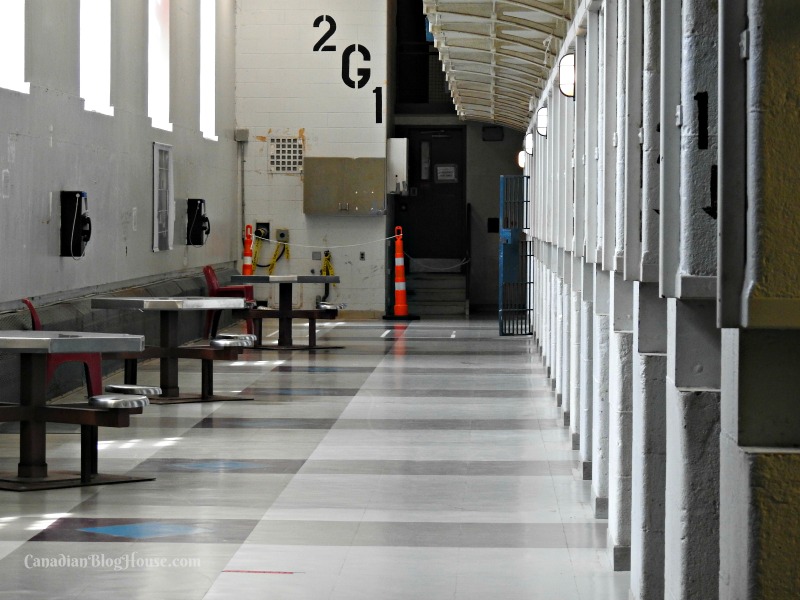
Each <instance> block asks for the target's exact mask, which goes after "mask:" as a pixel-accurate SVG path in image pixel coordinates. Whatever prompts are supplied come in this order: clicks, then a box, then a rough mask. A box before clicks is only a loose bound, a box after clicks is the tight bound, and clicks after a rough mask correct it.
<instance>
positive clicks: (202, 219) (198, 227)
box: [186, 198, 211, 246]
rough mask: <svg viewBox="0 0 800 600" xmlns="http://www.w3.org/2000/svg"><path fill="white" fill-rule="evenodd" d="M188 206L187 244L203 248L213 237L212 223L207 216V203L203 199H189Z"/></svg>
mask: <svg viewBox="0 0 800 600" xmlns="http://www.w3.org/2000/svg"><path fill="white" fill-rule="evenodd" d="M187 204H188V207H187V212H188V220H187V223H186V243H187V244H188V245H189V246H202V245H204V244H205V243H206V240H207V239H208V236H209V235H211V221H209V220H208V217H207V216H206V201H205V200H204V199H203V198H189V199H188V200H187Z"/></svg>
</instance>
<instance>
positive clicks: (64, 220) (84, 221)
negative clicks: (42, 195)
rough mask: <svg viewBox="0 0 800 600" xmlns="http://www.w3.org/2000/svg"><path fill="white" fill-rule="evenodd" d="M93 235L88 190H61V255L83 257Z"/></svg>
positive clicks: (75, 257)
mask: <svg viewBox="0 0 800 600" xmlns="http://www.w3.org/2000/svg"><path fill="white" fill-rule="evenodd" d="M91 237H92V220H91V219H90V218H89V201H88V199H87V197H86V192H61V256H69V257H72V258H74V259H75V260H78V259H79V258H82V257H83V256H84V254H85V252H86V244H87V243H88V242H89V240H90V239H91Z"/></svg>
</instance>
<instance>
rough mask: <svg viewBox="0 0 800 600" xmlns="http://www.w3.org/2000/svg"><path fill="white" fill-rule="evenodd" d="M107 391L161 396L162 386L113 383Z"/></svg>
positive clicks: (108, 386) (110, 392) (107, 387)
mask: <svg viewBox="0 0 800 600" xmlns="http://www.w3.org/2000/svg"><path fill="white" fill-rule="evenodd" d="M106 392H108V393H109V394H125V395H134V396H160V395H161V388H160V387H158V386H157V385H137V384H132V383H111V384H108V385H107V386H106Z"/></svg>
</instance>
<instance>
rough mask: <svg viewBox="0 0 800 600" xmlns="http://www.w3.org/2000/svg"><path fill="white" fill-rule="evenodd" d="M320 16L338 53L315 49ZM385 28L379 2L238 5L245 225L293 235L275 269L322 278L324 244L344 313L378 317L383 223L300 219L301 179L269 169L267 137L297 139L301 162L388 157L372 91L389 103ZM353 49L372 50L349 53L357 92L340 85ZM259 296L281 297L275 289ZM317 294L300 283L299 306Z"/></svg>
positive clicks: (265, 248) (277, 0)
mask: <svg viewBox="0 0 800 600" xmlns="http://www.w3.org/2000/svg"><path fill="white" fill-rule="evenodd" d="M320 15H328V16H329V17H331V18H333V19H334V21H335V23H336V30H335V32H334V33H333V35H332V36H331V37H330V38H328V39H327V40H326V41H325V44H326V45H335V46H336V50H335V51H326V52H322V51H316V52H315V51H314V50H313V48H314V46H315V44H317V43H318V42H319V40H320V38H321V37H322V36H323V35H324V34H325V33H326V32H328V31H329V29H330V27H329V24H328V23H327V22H323V23H321V24H320V26H319V27H314V21H315V19H317V17H319V16H320ZM387 27H388V19H387V5H386V2H385V0H304V1H303V2H299V3H298V2H294V3H293V2H288V1H284V0H269V2H264V1H259V0H238V2H237V29H236V44H237V47H236V122H237V127H240V128H248V129H249V130H250V139H249V142H248V143H247V145H246V149H245V160H246V166H245V200H246V207H245V221H246V222H247V223H255V221H257V220H258V221H268V222H269V223H270V225H271V228H272V232H273V237H274V231H275V229H277V228H286V229H289V231H290V242H291V244H292V246H291V259H290V260H289V261H286V260H284V259H281V260H280V261H279V263H278V267H277V268H276V271H275V272H276V273H299V274H306V273H309V272H311V271H312V270H314V271H316V272H318V270H319V267H320V262H319V261H316V260H312V259H311V253H312V252H313V251H315V250H324V249H326V248H330V249H331V252H332V256H333V264H334V268H335V269H336V273H337V275H340V276H341V278H342V283H341V284H340V285H339V286H337V287H336V288H334V289H333V290H332V292H331V296H330V297H329V299H330V300H332V301H336V302H346V303H347V305H348V309H355V310H372V311H379V312H380V311H382V310H383V307H384V266H385V265H384V263H385V260H384V256H385V244H384V243H382V242H381V241H380V240H382V238H384V237H385V219H384V217H338V216H337V217H327V216H306V215H305V214H304V213H303V188H302V185H303V178H302V176H300V175H283V174H271V173H269V172H268V169H267V158H268V154H269V136H270V135H279V136H299V137H303V138H304V145H305V148H304V149H305V155H306V156H313V157H385V155H386V137H387V135H386V116H385V108H384V109H383V110H382V119H381V121H382V122H381V123H376V114H375V113H376V95H375V93H374V91H373V90H374V89H375V88H376V87H378V86H381V87H382V88H383V92H382V95H383V105H384V107H385V105H386V98H387V97H388V94H387V90H386V78H387V65H386V60H387V46H386V39H387V35H386V33H387ZM353 44H360V45H361V46H364V47H366V48H367V50H368V51H369V54H370V61H369V62H364V61H363V60H362V59H361V56H360V54H359V53H358V52H355V53H353V54H352V56H351V61H350V69H349V76H350V78H352V79H353V80H357V79H358V78H359V75H358V72H357V70H358V69H361V68H369V70H370V77H369V81H368V82H367V83H366V85H364V87H362V88H356V89H354V88H352V87H349V86H348V85H346V84H345V82H344V81H343V73H342V69H343V54H344V52H345V50H346V48H348V47H349V46H351V45H353ZM354 244H360V245H357V246H354ZM342 246H348V247H342ZM273 251H274V246H273V245H272V244H263V245H262V254H261V257H260V258H259V262H260V263H261V264H266V263H267V262H269V259H270V258H271V256H272V253H273ZM361 252H364V253H365V260H364V261H361V260H360V253H361ZM257 272H264V271H263V270H261V269H259V270H257ZM316 287H319V289H316ZM259 292H260V293H261V295H262V296H264V295H270V299H271V300H273V301H274V300H277V290H273V289H271V286H268V287H267V288H265V289H262V290H259ZM322 293H323V292H322V286H307V288H306V289H301V286H298V292H297V294H298V295H297V296H296V297H295V300H294V301H295V304H296V305H303V306H306V307H309V306H312V305H313V303H314V299H315V296H317V295H321V294H322Z"/></svg>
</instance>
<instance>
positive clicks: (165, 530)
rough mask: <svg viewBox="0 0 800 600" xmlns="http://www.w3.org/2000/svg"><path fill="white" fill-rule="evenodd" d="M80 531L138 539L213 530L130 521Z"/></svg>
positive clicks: (193, 533)
mask: <svg viewBox="0 0 800 600" xmlns="http://www.w3.org/2000/svg"><path fill="white" fill-rule="evenodd" d="M79 531H86V532H88V533H103V534H105V535H111V536H114V537H126V538H133V539H137V540H143V539H149V538H160V537H172V536H176V535H195V534H198V533H208V532H209V531H211V530H210V529H207V528H205V527H196V526H194V525H180V524H177V523H158V522H151V523H130V524H128V525H109V526H107V527H86V528H83V529H80V530H79Z"/></svg>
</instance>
